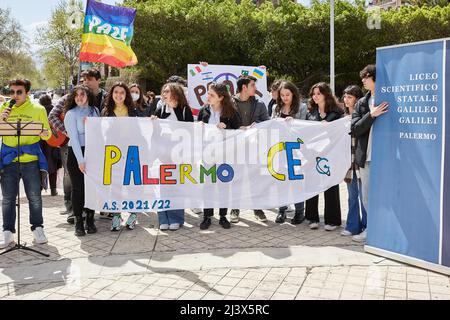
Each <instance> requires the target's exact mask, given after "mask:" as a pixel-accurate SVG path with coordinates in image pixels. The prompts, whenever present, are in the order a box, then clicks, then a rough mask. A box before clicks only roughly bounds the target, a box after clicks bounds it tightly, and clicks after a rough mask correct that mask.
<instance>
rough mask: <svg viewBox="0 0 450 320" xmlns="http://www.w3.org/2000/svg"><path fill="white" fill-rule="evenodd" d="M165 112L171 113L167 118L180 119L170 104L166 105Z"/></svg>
mask: <svg viewBox="0 0 450 320" xmlns="http://www.w3.org/2000/svg"><path fill="white" fill-rule="evenodd" d="M164 112H165V113H170V115H169V116H168V117H167V118H166V119H167V120H172V121H178V118H177V115H176V114H175V110H173V108H172V107H170V106H168V105H164Z"/></svg>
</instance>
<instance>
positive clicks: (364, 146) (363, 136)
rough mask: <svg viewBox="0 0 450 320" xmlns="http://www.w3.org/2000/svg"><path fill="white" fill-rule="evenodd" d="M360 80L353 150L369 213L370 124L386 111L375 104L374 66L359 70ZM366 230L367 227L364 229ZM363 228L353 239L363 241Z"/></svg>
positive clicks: (385, 106)
mask: <svg viewBox="0 0 450 320" xmlns="http://www.w3.org/2000/svg"><path fill="white" fill-rule="evenodd" d="M359 75H360V77H361V81H362V83H363V85H364V88H365V89H366V90H369V91H368V92H367V94H366V95H365V96H364V97H363V98H361V99H359V101H358V102H357V104H356V107H355V111H354V112H353V115H352V134H354V135H355V136H356V138H357V139H358V142H357V145H356V152H355V161H356V164H357V165H358V166H359V171H360V174H361V187H362V202H363V206H364V208H365V209H366V211H367V213H369V205H368V203H369V198H368V197H369V183H370V181H369V177H370V161H371V153H372V130H371V129H372V125H373V123H374V121H375V119H376V118H377V117H379V116H381V115H383V114H385V113H386V112H387V111H388V106H389V105H388V104H387V103H386V102H383V103H381V104H380V105H378V106H375V79H376V68H375V65H373V64H371V65H368V66H366V67H365V68H364V69H363V70H361V72H360V74H359ZM366 230H367V229H366ZM366 230H364V231H363V232H361V233H360V234H358V235H355V236H353V238H352V239H353V240H354V241H358V242H360V241H365V240H366V236H367V232H366Z"/></svg>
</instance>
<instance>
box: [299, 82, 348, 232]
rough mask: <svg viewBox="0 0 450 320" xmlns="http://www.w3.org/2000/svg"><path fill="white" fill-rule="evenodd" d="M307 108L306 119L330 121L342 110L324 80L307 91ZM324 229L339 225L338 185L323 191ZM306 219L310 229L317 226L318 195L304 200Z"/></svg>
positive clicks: (340, 114)
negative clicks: (308, 97)
mask: <svg viewBox="0 0 450 320" xmlns="http://www.w3.org/2000/svg"><path fill="white" fill-rule="evenodd" d="M309 96H310V99H309V110H308V114H307V115H306V120H310V121H326V122H331V121H334V120H337V119H339V118H341V117H342V115H343V114H344V111H343V110H342V109H341V108H339V106H338V105H337V102H336V99H335V98H334V96H333V93H332V92H331V89H330V87H329V86H328V85H327V84H326V83H325V82H319V83H317V84H315V85H313V86H312V88H311V90H310V92H309ZM324 195H325V214H324V215H325V230H327V231H332V230H335V229H336V228H338V227H339V226H340V225H341V202H340V199H339V185H335V186H333V187H331V188H329V189H328V190H326V191H325V192H324ZM306 219H307V220H308V221H309V227H310V228H311V229H318V228H319V195H317V196H315V197H313V198H311V199H309V200H306Z"/></svg>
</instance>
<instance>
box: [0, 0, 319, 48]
mask: <svg viewBox="0 0 450 320" xmlns="http://www.w3.org/2000/svg"><path fill="white" fill-rule="evenodd" d="M59 1H60V0H39V1H36V0H33V1H30V0H0V8H2V9H6V8H9V9H10V10H11V15H12V17H13V18H14V19H15V20H17V21H18V22H19V23H20V24H21V25H22V27H23V28H24V30H25V32H26V39H27V42H28V44H29V45H30V50H31V52H36V51H37V49H38V46H37V45H36V44H34V43H33V40H34V38H35V32H36V30H37V28H38V27H41V26H43V25H45V24H46V23H47V22H48V21H49V20H50V16H51V13H52V9H53V8H55V6H56V5H57V4H58V2H59ZM82 2H83V8H85V7H86V0H82ZM102 2H103V3H107V4H112V5H114V4H120V3H122V0H102ZM297 2H299V3H302V4H309V2H310V0H297Z"/></svg>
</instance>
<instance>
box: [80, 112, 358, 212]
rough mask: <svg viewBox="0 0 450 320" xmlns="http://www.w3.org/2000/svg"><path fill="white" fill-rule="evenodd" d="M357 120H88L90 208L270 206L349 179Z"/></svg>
mask: <svg viewBox="0 0 450 320" xmlns="http://www.w3.org/2000/svg"><path fill="white" fill-rule="evenodd" d="M349 128H350V120H349V119H348V118H343V119H340V120H337V121H333V122H330V123H326V122H315V121H303V120H292V121H289V122H288V121H286V120H284V119H276V120H270V121H265V122H262V123H258V124H256V125H255V126H254V127H252V128H250V129H247V130H221V129H218V128H217V127H216V126H214V125H209V124H203V123H200V122H197V123H186V122H178V121H169V120H160V119H158V120H150V119H146V118H88V119H87V123H86V141H87V145H86V170H87V174H86V175H85V184H86V204H85V205H86V207H88V208H91V209H95V210H99V211H110V212H120V211H128V212H144V211H157V210H160V209H185V208H240V209H270V208H276V207H280V206H283V205H289V204H293V203H296V202H301V201H304V200H306V199H309V198H311V197H313V196H315V195H317V194H319V193H320V192H322V191H325V190H327V189H328V188H330V187H331V186H334V185H336V184H339V183H340V182H342V181H343V179H344V177H345V174H346V172H347V170H348V168H349V167H350V135H349V134H348V133H349V130H350V129H349Z"/></svg>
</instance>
